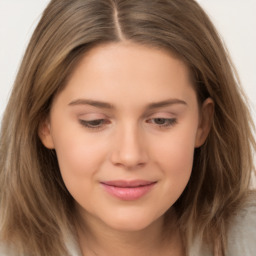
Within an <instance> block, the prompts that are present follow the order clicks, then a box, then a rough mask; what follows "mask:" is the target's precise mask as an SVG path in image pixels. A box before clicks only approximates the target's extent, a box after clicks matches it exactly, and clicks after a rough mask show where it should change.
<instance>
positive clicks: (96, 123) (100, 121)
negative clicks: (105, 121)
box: [90, 120, 102, 126]
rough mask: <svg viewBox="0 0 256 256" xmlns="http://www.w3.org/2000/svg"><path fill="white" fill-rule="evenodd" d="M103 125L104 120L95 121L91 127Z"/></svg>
mask: <svg viewBox="0 0 256 256" xmlns="http://www.w3.org/2000/svg"><path fill="white" fill-rule="evenodd" d="M101 123H102V120H93V121H91V122H90V124H91V125H93V126H97V125H100V124H101Z"/></svg>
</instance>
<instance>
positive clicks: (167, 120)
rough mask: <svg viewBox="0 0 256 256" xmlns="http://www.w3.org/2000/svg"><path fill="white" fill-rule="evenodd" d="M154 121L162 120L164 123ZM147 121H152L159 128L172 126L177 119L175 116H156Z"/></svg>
mask: <svg viewBox="0 0 256 256" xmlns="http://www.w3.org/2000/svg"><path fill="white" fill-rule="evenodd" d="M156 121H160V123H161V121H163V122H164V123H161V124H159V123H158V124H157V122H156ZM147 123H152V124H154V125H156V126H158V127H160V128H170V127H172V126H174V125H175V124H176V123H177V119H176V118H161V117H158V118H151V119H149V120H147Z"/></svg>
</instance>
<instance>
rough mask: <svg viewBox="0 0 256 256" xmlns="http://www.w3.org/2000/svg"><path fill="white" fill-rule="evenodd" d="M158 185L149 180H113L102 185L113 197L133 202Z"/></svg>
mask: <svg viewBox="0 0 256 256" xmlns="http://www.w3.org/2000/svg"><path fill="white" fill-rule="evenodd" d="M156 183H157V182H156V181H147V180H132V181H126V180H113V181H104V182H101V185H102V186H103V188H104V189H105V191H106V192H107V193H108V194H110V195H111V196H114V197H116V198H118V199H121V200H124V201H132V200H137V199H139V198H141V197H143V196H144V195H146V194H148V193H149V192H150V190H151V189H152V188H153V187H154V186H155V184H156Z"/></svg>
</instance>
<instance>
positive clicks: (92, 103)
mask: <svg viewBox="0 0 256 256" xmlns="http://www.w3.org/2000/svg"><path fill="white" fill-rule="evenodd" d="M174 104H182V105H187V103H186V102H185V101H184V100H180V99H168V100H164V101H159V102H153V103H150V104H148V105H147V106H146V109H148V110H151V109H156V108H161V107H166V106H170V105H174ZM68 105H69V106H76V105H90V106H93V107H97V108H105V109H114V106H113V105H112V104H110V103H107V102H103V101H96V100H90V99H77V100H74V101H71V102H70V103H69V104H68Z"/></svg>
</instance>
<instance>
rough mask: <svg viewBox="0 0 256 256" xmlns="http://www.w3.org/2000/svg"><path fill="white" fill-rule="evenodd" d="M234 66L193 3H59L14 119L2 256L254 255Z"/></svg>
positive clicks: (25, 77)
mask: <svg viewBox="0 0 256 256" xmlns="http://www.w3.org/2000/svg"><path fill="white" fill-rule="evenodd" d="M230 63H231V62H230V60H229V59H228V57H227V54H226V52H225V50H224V48H223V46H222V43H221V41H220V39H219V37H218V35H217V33H216V31H215V29H214V27H213V25H212V24H211V22H210V21H209V19H208V17H207V15H206V14H205V13H204V11H203V10H202V9H201V8H200V6H199V5H198V4H197V3H196V2H194V1H192V0H182V1H181V0H173V1H167V0H165V1H160V0H159V1H146V0H142V1H133V0H129V1H128V0H127V1H125V0H123V1H118V0H116V1H111V0H109V1H106V0H104V1H99V0H97V1H95V0H87V1H80V0H75V1H68V0H63V1H57V0H53V1H51V2H50V4H49V5H48V7H47V8H46V10H45V11H44V14H43V17H42V19H41V21H40V22H39V24H38V26H37V28H36V30H35V32H34V35H33V36H32V39H31V41H30V44H29V46H28V49H27V51H26V54H25V56H24V60H23V62H22V64H21V67H20V70H19V73H18V76H17V79H16V81H15V86H14V88H13V92H12V95H11V98H10V101H9V104H8V106H7V109H6V111H5V115H4V119H3V122H2V130H1V162H0V166H1V179H0V182H1V184H0V187H1V190H0V192H1V207H0V209H1V213H0V216H1V229H0V230H1V242H2V251H3V252H2V254H3V255H8V256H9V255H54V256H56V255H204V256H205V255H232V256H233V255H252V254H253V252H255V250H256V249H255V245H254V243H253V239H254V238H253V236H254V235H255V227H256V220H255V211H256V210H255V209H256V206H255V195H254V194H253V193H252V192H251V191H250V190H249V185H250V178H251V172H252V170H253V163H252V161H253V159H252V154H253V150H254V149H255V141H254V138H253V135H252V126H253V125H252V121H251V117H250V114H249V112H248V109H247V104H246V100H245V98H244V97H242V96H241V95H243V94H242V93H241V89H240V88H239V85H238V83H237V81H238V79H236V78H235V77H234V72H233V71H234V68H233V67H232V65H231V64H230ZM17 102H19V107H17ZM244 233H246V235H244ZM2 254H1V255H2Z"/></svg>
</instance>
